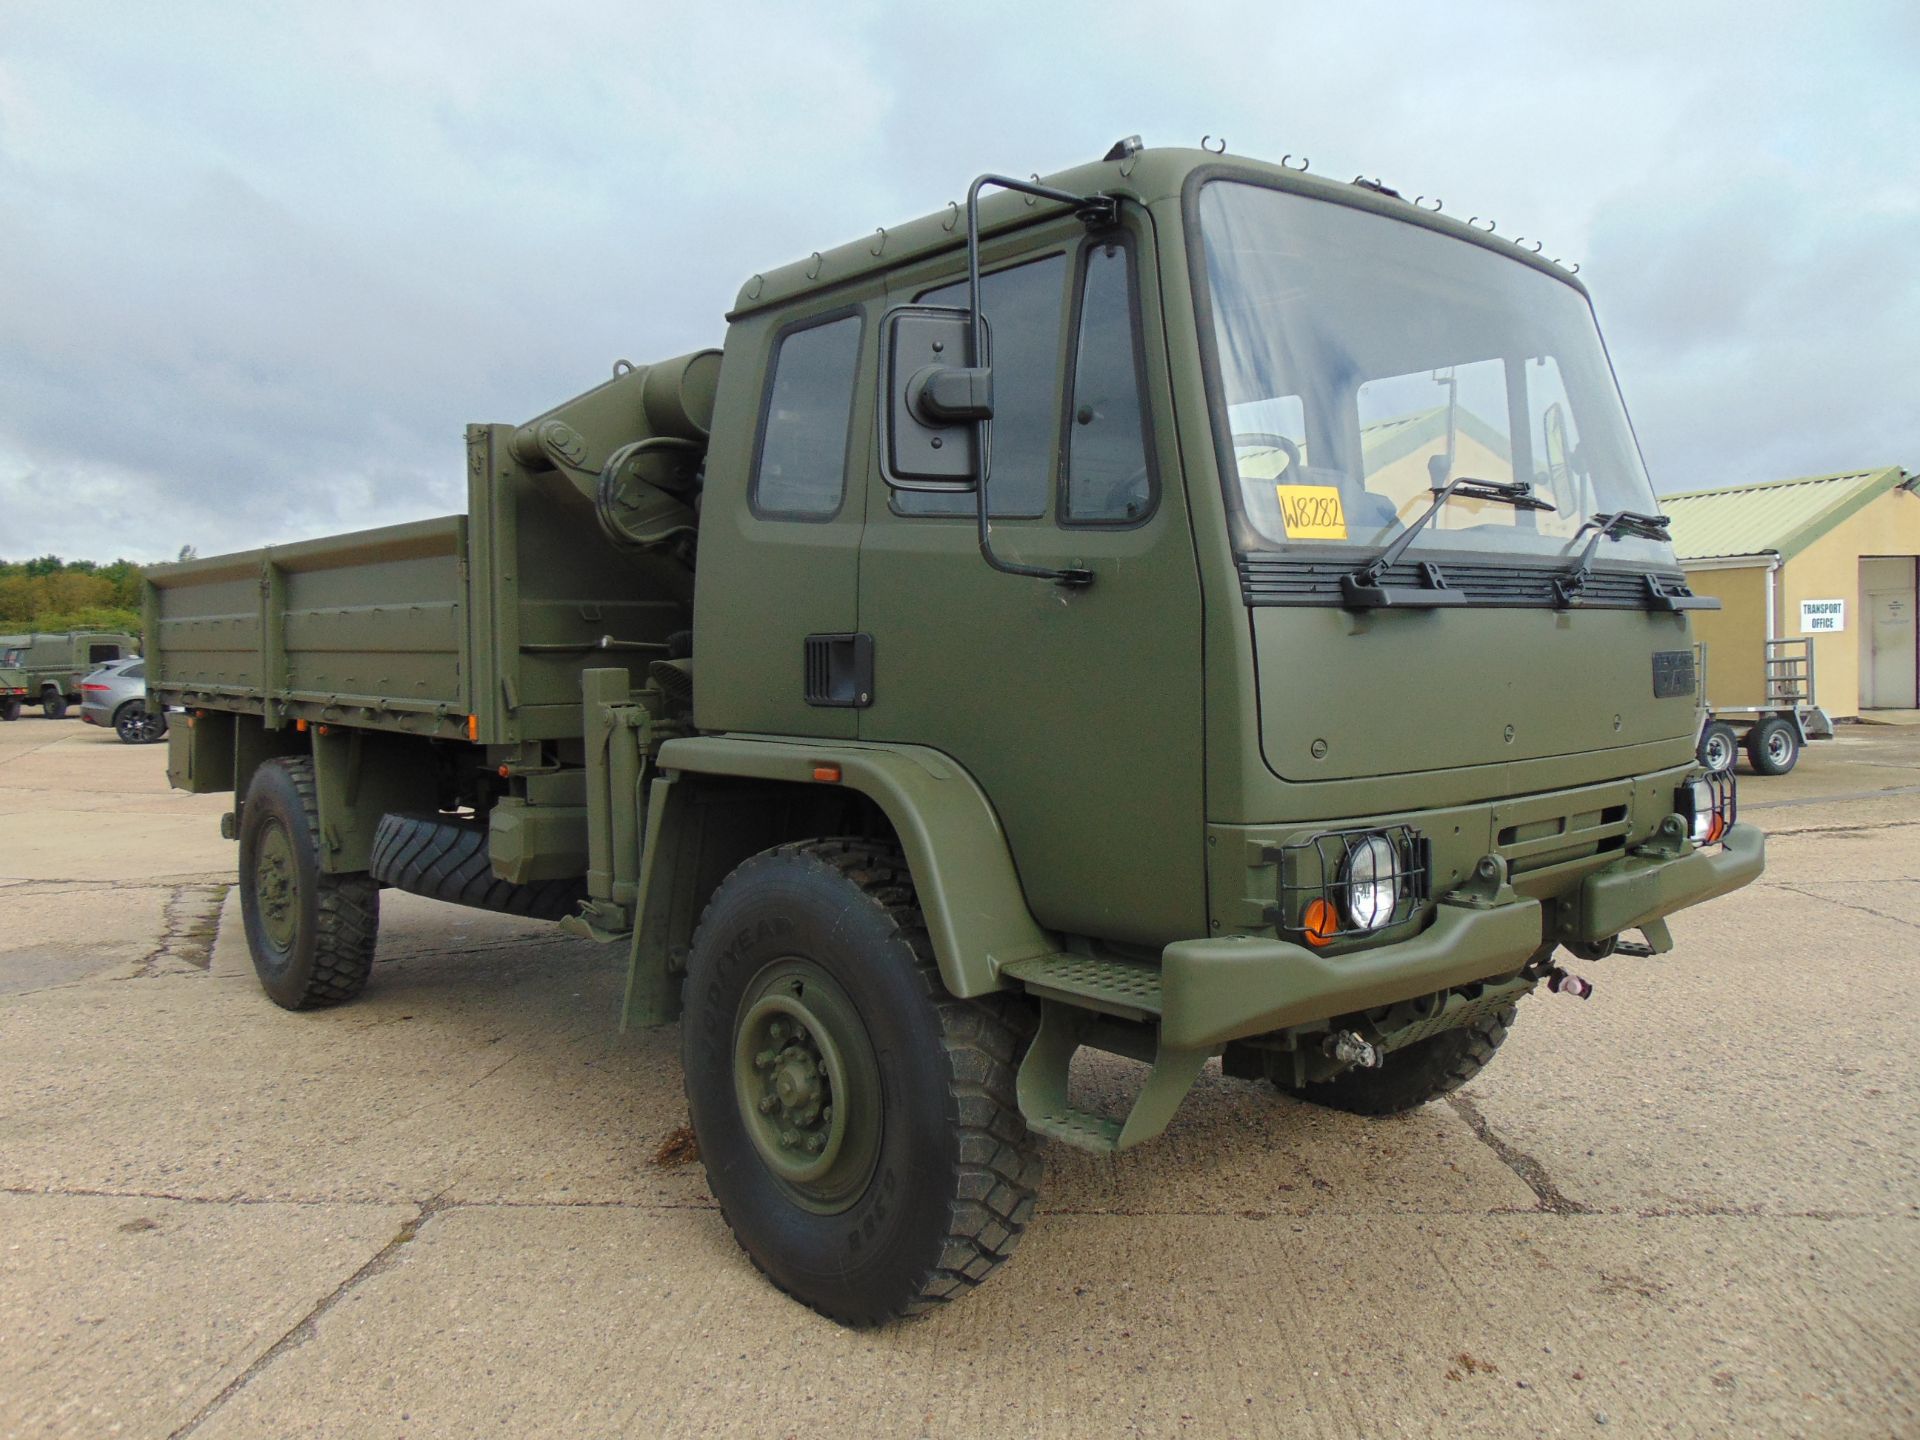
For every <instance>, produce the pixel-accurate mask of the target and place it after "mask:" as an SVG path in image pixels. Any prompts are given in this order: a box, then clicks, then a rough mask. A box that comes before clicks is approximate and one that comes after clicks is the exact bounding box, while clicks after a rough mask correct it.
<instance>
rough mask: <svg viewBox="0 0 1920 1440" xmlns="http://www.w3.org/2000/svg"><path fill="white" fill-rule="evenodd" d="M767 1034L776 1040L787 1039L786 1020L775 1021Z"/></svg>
mask: <svg viewBox="0 0 1920 1440" xmlns="http://www.w3.org/2000/svg"><path fill="white" fill-rule="evenodd" d="M767 1033H768V1034H769V1035H771V1036H772V1037H773V1038H774V1039H776V1040H784V1039H786V1038H787V1022H786V1021H784V1020H776V1021H774V1022H773V1024H771V1025H769V1026H768V1027H767Z"/></svg>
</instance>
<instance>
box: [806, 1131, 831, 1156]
mask: <svg viewBox="0 0 1920 1440" xmlns="http://www.w3.org/2000/svg"><path fill="white" fill-rule="evenodd" d="M826 1147H827V1142H826V1141H825V1140H822V1139H821V1138H820V1137H819V1136H818V1135H809V1136H808V1137H807V1151H808V1153H809V1154H813V1155H818V1154H819V1153H820V1152H821V1151H822V1150H824V1149H826Z"/></svg>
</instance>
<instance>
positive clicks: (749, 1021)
mask: <svg viewBox="0 0 1920 1440" xmlns="http://www.w3.org/2000/svg"><path fill="white" fill-rule="evenodd" d="M734 1054H735V1063H734V1086H735V1093H736V1097H737V1099H738V1101H739V1107H740V1116H741V1119H742V1121H743V1122H744V1124H745V1126H746V1130H747V1134H748V1137H749V1138H750V1139H751V1140H752V1142H753V1147H754V1149H755V1150H756V1151H757V1152H758V1153H759V1156H760V1159H761V1160H762V1161H763V1162H764V1163H765V1165H766V1167H767V1169H768V1170H769V1171H770V1172H771V1173H772V1175H773V1177H774V1179H775V1180H776V1181H778V1182H779V1183H780V1184H781V1185H782V1186H783V1187H784V1188H785V1189H786V1190H787V1191H788V1192H789V1193H790V1194H791V1195H792V1196H793V1198H794V1199H796V1200H797V1201H799V1202H800V1203H801V1204H803V1205H805V1206H806V1207H807V1208H808V1209H811V1210H815V1211H817V1212H819V1213H823V1214H831V1213H834V1212H836V1211H838V1210H841V1209H844V1208H845V1206H846V1205H848V1204H851V1203H852V1201H853V1200H854V1199H855V1198H857V1196H858V1195H859V1193H860V1191H861V1189H863V1188H864V1186H865V1184H866V1181H867V1179H868V1177H869V1176H870V1175H871V1173H872V1169H873V1162H874V1159H875V1158H876V1156H877V1154H878V1150H879V1084H878V1080H879V1076H878V1066H877V1063H876V1062H875V1061H874V1059H873V1056H872V1048H871V1045H870V1043H869V1042H868V1040H867V1037H866V1033H865V1029H864V1027H863V1026H862V1025H861V1024H860V1022H859V1019H858V1016H857V1014H856V1012H855V1011H854V1010H853V1007H852V1005H851V1003H850V1002H849V1001H848V1000H847V998H846V997H845V996H844V995H843V994H842V993H840V992H839V990H838V987H837V986H835V985H833V984H832V982H831V981H830V980H828V979H827V977H826V976H825V975H824V973H822V972H821V971H819V970H818V969H817V967H815V966H813V965H812V964H811V963H810V962H807V961H800V960H790V961H784V962H781V963H779V964H777V965H774V966H770V967H768V970H767V971H764V972H762V974H761V975H760V976H759V977H757V978H756V980H755V983H754V984H753V985H751V986H750V987H749V988H748V993H747V995H746V997H745V998H744V1001H743V1005H742V1010H741V1013H740V1019H739V1022H738V1025H737V1028H736V1031H735V1049H734Z"/></svg>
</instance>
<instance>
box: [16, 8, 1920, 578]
mask: <svg viewBox="0 0 1920 1440" xmlns="http://www.w3.org/2000/svg"><path fill="white" fill-rule="evenodd" d="M1914 39H1915V21H1914V18H1913V12H1912V10H1911V7H1903V6H1900V5H1869V6H1858V7H1848V8H1847V9H1846V10H1845V11H1841V12H1835V13H1825V12H1810V11H1807V10H1805V9H1804V8H1789V7H1786V6H1784V5H1774V6H1755V5H1751V4H1749V5H1740V6H1736V5H1731V4H1711V5H1702V6H1689V7H1672V6H1670V5H1660V4H1652V3H1622V4H1612V5H1598V4H1594V5H1587V6H1561V7H1542V6H1538V5H1521V4H1517V3H1515V4H1492V5H1487V6H1477V7H1474V8H1473V10H1472V11H1471V12H1460V11H1455V10H1452V9H1449V8H1446V7H1434V6H1430V5H1415V4H1391V3H1378V0H1367V3H1355V4H1350V5H1345V6H1340V7H1327V8H1316V9H1311V10H1309V9H1306V8H1305V7H1285V8H1282V7H1275V6H1272V5H1271V4H1264V3H1245V4H1241V3H1230V4H1218V5H1214V6H1211V7H1208V6H1198V7H1186V8H1183V9H1182V10H1180V11H1179V12H1178V13H1177V14H1176V13H1174V12H1171V11H1169V10H1168V9H1167V7H1165V6H1164V5H1158V4H1148V3H1144V0H1115V3H1110V4H1107V5H1103V6H1100V7H1097V8H1091V7H1090V8H1087V9H1080V8H1077V7H1075V8H1067V7H1061V8H1059V9H1057V10H1056V9H1047V10H1041V9H1040V8H1038V7H1033V6H1031V5H1016V4H1011V3H995V4H982V5H977V6H973V7H969V8H967V9H966V10H965V11H955V10H951V9H949V10H944V11H943V10H940V9H937V8H936V9H932V10H927V9H907V8H902V7H897V6H880V5H865V6H856V7H853V8H851V9H847V10H842V11H840V12H839V13H838V14H837V15H835V14H833V13H830V12H828V11H823V10H819V9H815V8H812V7H794V6H789V5H779V4H773V3H761V4H746V5H741V6H712V7H695V8H690V9H686V8H683V9H680V10H674V11H664V12H660V11H646V10H643V9H642V8H640V7H633V6H631V5H615V4H611V3H608V4H593V3H588V4H582V5H578V6H575V7H572V8H570V9H569V10H568V12H567V14H566V16H565V17H564V19H557V20H555V21H553V22H552V23H547V24H543V25H539V26H534V25H532V24H530V22H529V21H528V20H527V19H526V12H525V11H524V9H522V8H521V7H516V6H510V5H505V4H488V3H473V4H469V5H464V6H462V7H460V8H459V9H458V10H457V11H440V10H436V9H434V8H432V7H423V8H420V9H417V10H415V9H411V8H409V7H393V6H390V5H375V4H358V3H340V4H334V5H327V6H320V5H310V6H298V5H293V6H277V7H272V8H270V9H261V10H257V11H250V10H246V9H244V8H243V9H235V8H234V7H223V6H211V5H207V6H194V5H182V6H179V7H169V8H168V9H167V10H166V11H165V12H152V13H151V14H150V15H149V14H148V13H147V12H143V11H139V10H129V9H127V8H126V7H115V6H108V5H97V6H89V5H85V4H76V3H60V4H54V3H39V4H16V5H14V6H12V7H10V9H9V18H8V25H7V27H6V29H5V30H4V31H3V32H0V554H9V555H14V554H20V553H23V552H30V551H38V550H43V549H48V548H53V549H58V550H60V551H62V552H63V553H66V554H85V555H93V556H97V557H100V558H105V557H107V556H110V555H112V554H115V553H122V552H124V553H128V554H133V555H136V556H139V557H142V558H160V557H162V556H166V555H170V554H171V553H172V552H173V551H174V550H175V549H177V548H178V546H179V545H181V544H185V543H194V544H197V545H199V547H200V548H201V550H202V551H203V552H211V551H213V550H216V549H220V548H231V547H237V546H243V545H251V544H257V543H261V542H263V541H266V540H271V539H286V538H296V537H299V536H304V535H312V534H319V533H325V532H326V531H329V530H333V529H338V528H342V527H346V526H357V525H367V524H378V523H386V522H390V521H396V520H402V519H411V518H416V517H418V516H421V515H427V514H433V513H440V512H443V511H445V510H448V509H453V508H457V507H458V506H459V505H460V503H461V500H462V487H461V466H460V458H461V457H460V449H459V447H460V433H461V427H462V425H463V424H464V423H466V422H467V421H470V420H518V419H523V418H526V417H527V416H529V415H531V414H534V413H536V412H538V411H539V410H542V409H544V408H546V407H547V406H548V405H550V404H552V403H553V402H555V401H556V400H558V399H560V398H562V397H564V396H566V395H568V394H571V393H573V392H575V391H577V390H579V389H581V388H584V387H585V386H587V385H590V384H592V383H594V382H596V381H597V380H598V379H600V378H601V377H602V376H603V375H604V374H605V373H606V366H607V365H608V364H609V363H610V362H611V361H612V359H613V358H614V357H616V356H623V355H624V356H629V357H631V358H634V359H637V360H645V359H648V358H651V357H654V356H660V355H667V354H673V353H676V352H678V351H681V350H685V349H689V348H692V347H693V346H696V345H702V344H710V343H715V342H716V341H717V340H718V339H719V338H720V334H721V326H722V318H721V317H722V315H723V313H724V311H725V310H726V308H727V307H728V305H729V304H730V303H731V301H732V299H733V296H734V294H735V292H736V289H737V287H738V286H739V284H740V282H741V281H742V280H744V279H745V278H746V277H747V276H748V275H749V274H751V273H753V272H754V271H756V270H760V269H764V268H766V267H768V266H771V265H777V264H781V263H784V262H785V261H788V260H791V259H794V258H797V257H800V256H803V255H805V254H806V253H807V252H808V251H810V250H812V249H815V248H824V247H826V246H828V245H831V244H835V243H839V242H841V241H843V240H848V239H852V238H854V237H856V236H859V235H862V234H867V233H870V232H871V230H872V228H873V227H874V226H875V225H881V224H890V223H893V222H895V221H898V220H902V219H906V218H909V217H911V216H913V215H916V214H921V213H925V212H926V211H929V210H932V209H934V208H936V207H938V206H939V205H941V204H942V203H944V202H945V201H946V200H948V199H950V198H955V197H957V196H958V195H959V194H960V193H961V192H962V191H963V189H964V187H965V184H966V182H967V180H968V179H969V178H970V177H971V175H972V174H973V173H975V172H976V171H977V170H979V169H982V168H1000V169H1006V170H1011V171H1014V172H1016V173H1025V172H1026V171H1028V170H1036V169H1037V170H1042V171H1045V170H1048V169H1051V168H1054V167H1056V166H1059V165H1063V164H1069V163H1073V162H1075V161H1077V160H1080V159H1084V158H1089V157H1091V156H1093V155H1097V154H1098V153H1099V152H1100V151H1101V150H1102V149H1104V147H1105V146H1106V144H1107V143H1108V142H1110V141H1111V140H1113V139H1114V138H1117V137H1118V136H1119V135H1121V134H1125V133H1128V132H1130V131H1140V132H1142V133H1144V134H1145V135H1146V137H1147V139H1148V141H1149V142H1150V143H1162V144H1166V143H1177V144H1191V143H1193V142H1194V141H1196V140H1197V139H1198V138H1199V135H1200V132H1202V131H1211V132H1212V133H1214V134H1216V135H1221V134H1224V135H1225V136H1226V137H1227V138H1228V140H1229V141H1230V142H1231V143H1232V144H1233V147H1234V148H1235V149H1236V150H1238V151H1241V152H1243V153H1254V154H1263V155H1268V156H1271V157H1277V156H1278V155H1279V154H1280V153H1282V152H1285V151H1292V152H1293V153H1294V154H1295V155H1299V154H1301V153H1306V154H1310V155H1312V156H1313V158H1314V161H1315V169H1316V170H1320V171H1322V172H1324V173H1332V174H1335V175H1338V176H1340V177H1341V178H1344V177H1345V176H1346V175H1350V174H1352V173H1354V172H1356V171H1365V172H1366V173H1368V174H1380V175H1382V176H1383V177H1384V178H1386V179H1387V180H1388V181H1389V182H1390V183H1397V184H1401V185H1403V186H1405V187H1406V188H1407V189H1408V191H1409V193H1414V192H1420V193H1425V194H1428V195H1434V194H1439V195H1442V196H1444V197H1445V198H1446V200H1447V202H1448V208H1449V209H1450V210H1456V211H1459V212H1460V213H1463V214H1464V213H1479V214H1482V215H1492V216H1495V217H1497V218H1498V219H1499V220H1500V221H1501V228H1502V230H1503V231H1505V232H1506V233H1508V234H1513V233H1515V232H1524V233H1527V234H1530V235H1532V234H1538V235H1540V236H1543V237H1545V238H1546V240H1547V243H1548V244H1549V246H1550V247H1551V249H1552V250H1553V252H1555V253H1560V254H1564V255H1566V256H1568V257H1570V258H1578V259H1581V260H1583V261H1585V262H1586V269H1585V272H1584V274H1585V276H1586V277H1587V278H1589V279H1591V280H1592V281H1593V283H1594V286H1595V290H1596V294H1597V296H1598V297H1599V298H1598V303H1599V307H1600V311H1601V314H1602V318H1603V319H1604V320H1605V321H1606V322H1607V330H1608V335H1609V338H1610V341H1611V343H1612V345H1613V347H1614V350H1615V353H1616V358H1617V360H1618V364H1619V369H1620V371H1621V374H1622V379H1623V383H1624V386H1625V388H1626V391H1627V395H1628V398H1629V401H1630V402H1632V404H1633V407H1634V410H1635V414H1636V419H1637V423H1638V427H1639V430H1640V433H1641V436H1642V440H1643V443H1644V444H1645V447H1646V449H1647V452H1648V458H1649V462H1650V464H1651V466H1652V468H1653V469H1654V471H1655V474H1656V477H1657V478H1658V479H1659V480H1661V481H1662V482H1664V483H1666V484H1668V485H1669V486H1675V485H1678V484H1680V483H1689V484H1691V483H1712V482H1716V481H1731V480H1736V479H1743V478H1751V477H1752V476H1754V475H1757V474H1771V473H1787V472H1789V471H1792V470H1797V469H1818V468H1829V467H1833V466H1839V465H1847V464H1853V463H1856V462H1861V461H1880V460H1887V459H1891V460H1896V461H1899V460H1904V461H1905V462H1906V463H1909V464H1920V433H1916V430H1915V421H1914V418H1913V417H1914V412H1915V407H1914V406H1913V405H1912V404H1911V403H1910V401H1909V400H1908V399H1907V398H1906V392H1907V390H1908V389H1909V388H1910V387H1909V386H1908V385H1907V384H1906V382H1905V381H1904V376H1905V374H1906V373H1907V370H1908V369H1909V368H1910V367H1909V366H1908V365H1907V356H1908V354H1909V353H1910V351H1911V348H1912V344H1911V339H1910V337H1911V336H1912V335H1913V334H1914V333H1915V324H1916V321H1920V313H1916V308H1915V307H1916V300H1915V292H1914V288H1913V285H1914V282H1913V276H1914V272H1915V267H1914V266H1913V265H1912V264H1911V263H1910V262H1908V261H1906V260H1905V259H1904V254H1903V251H1904V250H1905V249H1908V248H1910V232H1911V229H1912V226H1913V221H1914V218H1915V214H1916V210H1920V194H1916V190H1915V187H1914V183H1913V175H1914V170H1913V166H1912V162H1911V158H1910V156H1909V155H1908V154H1907V146H1908V145H1909V144H1910V137H1911V136H1912V135H1913V134H1914V133H1917V132H1920V99H1917V98H1916V97H1920V87H1916V86H1915V85H1914V84H1913V83H1912V82H1913V80H1914V78H1915V77H1914V73H1913V72H1914V69H1915V63H1914V55H1915V50H1916V47H1915V45H1914V44H1913V41H1914Z"/></svg>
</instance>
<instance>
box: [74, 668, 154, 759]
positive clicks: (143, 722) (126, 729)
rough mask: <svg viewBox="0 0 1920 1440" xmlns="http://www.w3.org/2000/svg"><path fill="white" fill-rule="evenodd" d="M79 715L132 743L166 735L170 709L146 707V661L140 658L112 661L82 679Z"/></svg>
mask: <svg viewBox="0 0 1920 1440" xmlns="http://www.w3.org/2000/svg"><path fill="white" fill-rule="evenodd" d="M80 718H81V719H82V720H84V721H86V722H87V724H89V725H104V726H106V727H107V728H108V729H110V730H112V731H113V732H114V733H115V734H117V735H118V736H119V737H120V738H121V740H123V741H124V742H126V743H127V744H129V745H151V744H152V743H153V742H154V741H156V740H161V739H165V738H166V733H167V712H166V711H165V710H163V709H159V708H155V709H151V710H150V709H148V708H147V662H146V661H145V660H141V659H137V658H135V659H127V660H113V661H109V662H108V663H107V664H105V665H102V666H101V667H100V668H99V669H98V670H96V671H94V672H93V673H92V674H91V675H89V676H87V678H86V679H85V680H83V681H81V682H80Z"/></svg>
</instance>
